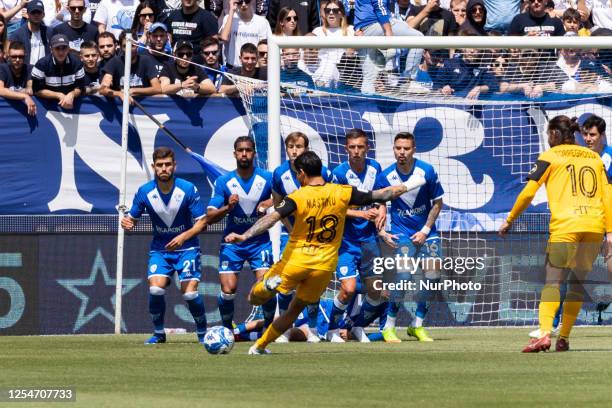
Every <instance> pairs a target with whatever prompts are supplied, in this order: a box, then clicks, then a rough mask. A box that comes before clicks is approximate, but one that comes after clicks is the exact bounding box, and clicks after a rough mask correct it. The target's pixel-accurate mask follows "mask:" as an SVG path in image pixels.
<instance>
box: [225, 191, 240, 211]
mask: <svg viewBox="0 0 612 408" xmlns="http://www.w3.org/2000/svg"><path fill="white" fill-rule="evenodd" d="M238 201H240V197H238V194H232V195H231V196H229V199H228V200H227V209H228V210H230V211H232V210H233V209H234V207H235V206H236V204H238Z"/></svg>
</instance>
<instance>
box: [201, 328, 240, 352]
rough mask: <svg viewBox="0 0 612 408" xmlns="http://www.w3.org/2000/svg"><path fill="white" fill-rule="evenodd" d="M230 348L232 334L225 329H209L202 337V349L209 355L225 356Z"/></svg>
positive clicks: (232, 345)
mask: <svg viewBox="0 0 612 408" xmlns="http://www.w3.org/2000/svg"><path fill="white" fill-rule="evenodd" d="M232 347H234V334H233V333H232V332H231V331H230V330H229V329H228V328H227V327H223V326H215V327H211V328H210V329H209V330H208V331H207V332H206V334H205V335H204V348H205V349H206V351H208V352H209V353H210V354H227V353H229V352H230V351H232Z"/></svg>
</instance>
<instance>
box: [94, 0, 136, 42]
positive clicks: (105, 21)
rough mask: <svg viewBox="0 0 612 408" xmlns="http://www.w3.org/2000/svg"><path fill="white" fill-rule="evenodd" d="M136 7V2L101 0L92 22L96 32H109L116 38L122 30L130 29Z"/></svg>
mask: <svg viewBox="0 0 612 408" xmlns="http://www.w3.org/2000/svg"><path fill="white" fill-rule="evenodd" d="M137 6H138V1H137V0H102V1H101V2H100V4H99V5H98V9H97V10H96V15H95V16H94V19H93V21H94V22H95V23H97V24H98V31H100V32H101V33H103V32H105V31H110V32H111V33H113V35H114V36H115V38H118V37H119V36H120V35H121V32H122V31H123V30H126V29H130V28H131V26H132V21H133V19H134V13H135V12H136V7H137Z"/></svg>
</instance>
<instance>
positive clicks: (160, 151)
mask: <svg viewBox="0 0 612 408" xmlns="http://www.w3.org/2000/svg"><path fill="white" fill-rule="evenodd" d="M166 157H171V158H172V161H174V151H173V150H172V149H171V148H169V147H166V146H162V147H158V148H157V149H155V151H154V152H153V163H155V161H157V160H159V159H165V158H166Z"/></svg>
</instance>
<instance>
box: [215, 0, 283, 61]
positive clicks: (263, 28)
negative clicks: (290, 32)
mask: <svg viewBox="0 0 612 408" xmlns="http://www.w3.org/2000/svg"><path fill="white" fill-rule="evenodd" d="M249 3H250V0H240V1H233V2H232V5H231V8H230V11H229V14H228V15H227V16H225V18H224V19H223V24H222V26H221V29H220V30H219V39H220V40H221V41H222V42H223V56H224V58H225V63H226V64H227V65H229V66H232V67H238V66H240V64H241V62H240V49H241V48H242V46H243V45H244V44H246V43H251V44H257V43H259V41H260V40H263V39H267V38H268V36H270V35H271V34H272V33H271V30H270V25H269V24H268V21H267V20H266V19H265V18H264V17H262V16H258V15H257V14H255V13H253V9H252V8H251V6H250V5H249Z"/></svg>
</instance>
